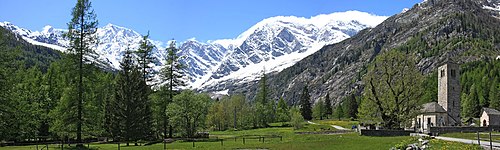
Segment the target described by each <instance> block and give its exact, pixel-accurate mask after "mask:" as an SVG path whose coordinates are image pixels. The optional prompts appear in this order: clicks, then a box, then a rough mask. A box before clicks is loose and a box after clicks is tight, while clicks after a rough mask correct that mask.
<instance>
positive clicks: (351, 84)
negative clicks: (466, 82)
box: [221, 0, 500, 103]
mask: <svg viewBox="0 0 500 150" xmlns="http://www.w3.org/2000/svg"><path fill="white" fill-rule="evenodd" d="M499 8H500V5H499V1H498V0H427V1H424V2H422V3H418V4H416V5H414V6H413V8H411V9H409V10H407V11H404V12H402V13H400V14H396V15H394V16H392V17H390V18H388V19H386V20H385V21H384V22H382V23H381V24H379V25H378V26H376V27H375V28H368V29H365V30H362V31H360V32H359V33H358V34H356V35H354V36H353V37H351V38H349V39H346V40H344V41H342V42H339V43H337V44H332V45H327V46H325V47H323V48H321V49H320V50H319V51H317V52H315V53H314V54H312V55H310V56H308V57H306V58H304V59H302V60H301V61H299V62H297V63H296V64H294V65H293V66H291V67H288V68H286V69H284V70H283V71H281V72H279V73H273V74H271V75H269V76H268V78H269V79H268V81H267V82H268V86H270V90H271V91H273V92H272V93H273V95H272V97H274V98H275V99H277V98H279V97H284V98H285V99H287V100H288V103H297V102H298V100H299V97H300V93H301V91H302V89H303V87H304V86H308V87H309V91H310V94H311V96H312V98H311V99H312V100H314V101H316V100H318V99H320V98H322V97H324V96H325V95H326V94H328V93H329V94H330V98H333V99H334V100H335V101H336V102H337V103H339V102H341V100H342V97H344V96H346V95H347V94H350V93H354V92H357V93H358V94H359V93H360V92H361V91H362V88H363V83H362V82H361V78H362V77H363V75H364V73H366V68H367V66H368V65H369V64H370V63H371V62H372V61H373V60H374V58H375V57H376V56H377V55H378V54H380V53H384V52H386V51H389V50H400V51H405V52H408V53H412V54H415V56H416V57H417V58H416V59H417V62H418V64H416V65H417V66H418V68H419V69H420V71H421V72H422V73H424V74H427V73H430V72H432V71H433V70H434V69H435V68H436V67H437V65H438V63H440V62H441V61H443V60H445V59H451V60H454V61H456V62H457V63H465V62H470V61H474V60H480V59H487V58H495V57H497V56H499V55H500V28H498V25H499V24H500V17H499V16H500V14H499V12H500V11H499V10H500V9H499ZM221 86H222V85H221ZM231 89H233V90H231V91H229V93H246V95H249V96H252V95H254V94H253V93H254V92H256V91H257V90H256V89H257V84H256V82H250V83H248V84H243V85H238V86H236V87H232V88H231Z"/></svg>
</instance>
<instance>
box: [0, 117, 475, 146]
mask: <svg viewBox="0 0 500 150" xmlns="http://www.w3.org/2000/svg"><path fill="white" fill-rule="evenodd" d="M314 122H316V123H320V124H319V125H312V124H304V128H303V129H300V130H293V129H292V128H291V127H271V128H262V129H252V130H242V131H213V132H210V138H211V139H215V138H218V139H224V141H223V145H221V144H222V143H221V142H220V141H218V142H196V143H195V146H194V147H193V143H192V142H183V141H176V142H174V143H171V144H168V145H167V148H168V149H287V150H294V149H298V150H301V149H315V150H316V149H317V150H322V149H325V150H326V149H329V150H330V149H342V150H349V149H354V150H363V149H367V150H372V149H390V148H391V147H393V146H395V145H396V144H398V143H401V142H402V141H405V140H409V139H411V137H370V136H360V135H358V134H357V133H354V132H351V133H346V134H330V135H322V134H304V135H303V134H296V133H295V132H303V131H324V130H335V129H334V128H328V127H331V126H330V125H331V124H333V123H337V122H335V121H314ZM352 123H354V122H347V121H346V122H342V123H339V124H335V125H340V126H350V124H352ZM327 128H328V129H327ZM245 135H279V136H282V137H283V138H282V140H281V139H280V138H265V141H264V142H262V141H260V140H259V139H248V138H246V139H245V143H243V138H242V137H243V136H245ZM235 138H236V139H235ZM431 144H433V145H435V146H433V147H432V149H455V148H463V147H466V148H467V146H468V145H466V144H460V143H454V142H445V141H439V140H432V141H431ZM57 146H58V145H50V146H49V150H58V149H61V148H58V147H57ZM41 147H42V146H39V149H40V148H41ZM90 148H91V149H100V150H116V149H117V144H97V143H95V144H90ZM162 148H163V144H161V143H160V144H155V145H151V146H128V147H127V146H124V145H123V144H122V146H121V150H159V149H162ZM67 149H74V147H65V150H67ZM0 150H35V146H10V147H0ZM44 150H46V148H45V149H44Z"/></svg>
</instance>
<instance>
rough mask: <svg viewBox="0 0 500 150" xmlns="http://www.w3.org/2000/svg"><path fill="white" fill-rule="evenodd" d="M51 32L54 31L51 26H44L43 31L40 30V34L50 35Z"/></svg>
mask: <svg viewBox="0 0 500 150" xmlns="http://www.w3.org/2000/svg"><path fill="white" fill-rule="evenodd" d="M52 31H54V27H52V26H50V25H46V26H45V27H43V29H42V32H43V33H50V32H52Z"/></svg>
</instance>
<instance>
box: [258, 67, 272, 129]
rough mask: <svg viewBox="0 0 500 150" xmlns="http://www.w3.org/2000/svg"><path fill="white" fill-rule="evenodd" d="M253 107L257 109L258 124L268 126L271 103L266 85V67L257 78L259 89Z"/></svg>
mask: <svg viewBox="0 0 500 150" xmlns="http://www.w3.org/2000/svg"><path fill="white" fill-rule="evenodd" d="M255 102H256V103H255V108H256V109H257V113H259V115H258V120H259V125H260V126H262V127H267V126H269V125H268V123H269V122H270V121H271V115H272V111H273V107H272V106H273V104H272V103H271V102H269V91H268V87H267V76H266V69H264V70H263V71H262V75H261V77H260V80H259V91H258V93H257V95H256V97H255Z"/></svg>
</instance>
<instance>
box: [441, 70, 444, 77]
mask: <svg viewBox="0 0 500 150" xmlns="http://www.w3.org/2000/svg"><path fill="white" fill-rule="evenodd" d="M441 77H444V69H443V70H441Z"/></svg>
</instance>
